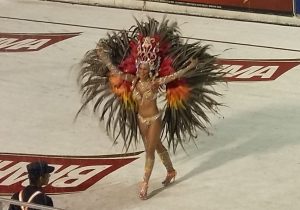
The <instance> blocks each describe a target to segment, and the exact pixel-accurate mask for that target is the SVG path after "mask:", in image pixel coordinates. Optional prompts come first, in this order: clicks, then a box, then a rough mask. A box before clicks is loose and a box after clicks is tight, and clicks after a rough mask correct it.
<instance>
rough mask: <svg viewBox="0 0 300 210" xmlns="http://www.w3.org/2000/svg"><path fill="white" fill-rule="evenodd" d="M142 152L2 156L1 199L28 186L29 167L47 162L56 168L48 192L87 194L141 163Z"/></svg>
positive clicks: (0, 155)
mask: <svg viewBox="0 0 300 210" xmlns="http://www.w3.org/2000/svg"><path fill="white" fill-rule="evenodd" d="M140 153H142V152H136V153H128V154H123V155H105V156H48V155H47V156H46V155H25V154H0V195H10V194H12V193H14V192H17V191H19V190H21V189H22V188H23V187H24V186H26V185H28V184H29V182H28V174H27V169H26V165H27V164H28V163H30V162H34V161H38V160H44V161H46V162H48V163H49V165H51V166H53V167H55V170H54V172H53V173H52V174H51V176H50V180H49V184H48V185H47V186H46V187H45V191H46V192H47V193H49V194H61V193H71V192H79V191H84V190H86V189H88V188H89V187H91V186H92V185H94V184H95V183H96V182H98V181H99V180H100V179H102V178H103V177H105V176H106V175H108V174H110V173H112V172H113V171H115V170H117V169H119V168H121V167H122V166H125V165H127V164H129V163H131V162H132V161H134V160H136V159H138V157H137V155H139V154H140Z"/></svg>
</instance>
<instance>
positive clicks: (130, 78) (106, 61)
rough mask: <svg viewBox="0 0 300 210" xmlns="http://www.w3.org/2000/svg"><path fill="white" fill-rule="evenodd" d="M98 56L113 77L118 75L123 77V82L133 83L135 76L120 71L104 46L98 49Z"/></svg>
mask: <svg viewBox="0 0 300 210" xmlns="http://www.w3.org/2000/svg"><path fill="white" fill-rule="evenodd" d="M97 55H98V57H99V58H100V59H101V60H102V62H103V63H104V64H105V65H106V67H107V68H108V69H109V71H110V73H111V74H112V75H117V76H119V77H121V78H122V79H123V80H126V81H129V82H132V81H133V80H134V79H135V76H134V75H132V74H128V73H124V72H122V71H121V70H120V69H118V68H117V67H116V66H115V65H114V64H113V63H112V62H111V60H110V58H109V56H108V55H107V52H106V50H104V48H103V47H102V46H100V47H99V48H98V49H97Z"/></svg>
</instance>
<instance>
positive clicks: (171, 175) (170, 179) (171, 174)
mask: <svg viewBox="0 0 300 210" xmlns="http://www.w3.org/2000/svg"><path fill="white" fill-rule="evenodd" d="M176 175H177V172H176V171H175V170H174V171H171V172H168V173H167V176H166V178H165V180H164V181H163V182H162V184H163V185H164V186H168V185H169V184H171V183H172V182H175V177H176Z"/></svg>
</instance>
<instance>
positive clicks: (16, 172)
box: [0, 161, 28, 186]
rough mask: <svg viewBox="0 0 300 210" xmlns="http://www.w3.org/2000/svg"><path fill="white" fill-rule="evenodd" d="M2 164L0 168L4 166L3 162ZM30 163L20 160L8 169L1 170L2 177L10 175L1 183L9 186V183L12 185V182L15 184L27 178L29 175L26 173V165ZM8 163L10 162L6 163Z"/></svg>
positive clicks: (0, 176)
mask: <svg viewBox="0 0 300 210" xmlns="http://www.w3.org/2000/svg"><path fill="white" fill-rule="evenodd" d="M3 162H10V163H11V162H12V161H3ZM3 162H1V164H0V168H3V167H2V163H3ZM27 164H28V163H26V162H19V163H17V164H15V165H12V166H11V167H9V168H7V169H6V170H1V171H0V179H2V178H4V177H6V176H8V175H10V176H8V177H7V178H6V179H5V180H3V181H2V182H1V183H0V185H2V186H9V185H12V184H15V183H17V182H20V181H23V180H25V179H27V177H28V176H27V175H26V174H25V175H24V173H26V165H27ZM6 165H8V164H6Z"/></svg>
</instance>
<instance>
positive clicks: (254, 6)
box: [177, 0, 293, 15]
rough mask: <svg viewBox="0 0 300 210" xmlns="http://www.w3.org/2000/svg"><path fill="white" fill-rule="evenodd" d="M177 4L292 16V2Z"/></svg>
mask: <svg viewBox="0 0 300 210" xmlns="http://www.w3.org/2000/svg"><path fill="white" fill-rule="evenodd" d="M177 2H186V3H195V4H198V5H199V6H207V7H210V6H211V5H213V6H212V7H214V6H219V7H220V8H225V9H226V8H240V9H243V10H250V11H266V12H275V13H276V12H278V13H283V14H291V15H292V14H293V0H177ZM201 4H204V5H201Z"/></svg>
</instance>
